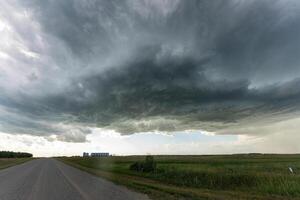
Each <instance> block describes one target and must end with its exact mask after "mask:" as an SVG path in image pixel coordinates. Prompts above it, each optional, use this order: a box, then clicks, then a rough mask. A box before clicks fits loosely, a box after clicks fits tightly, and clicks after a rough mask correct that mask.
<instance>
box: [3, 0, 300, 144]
mask: <svg viewBox="0 0 300 200" xmlns="http://www.w3.org/2000/svg"><path fill="white" fill-rule="evenodd" d="M0 6H1V8H0V34H1V37H2V38H3V39H2V40H1V41H0V46H1V47H0V70H1V74H0V130H1V131H2V132H7V133H14V134H18V133H26V134H33V135H39V136H45V137H49V136H51V135H56V137H55V138H56V139H58V140H63V141H70V142H83V141H85V135H86V134H88V133H90V129H89V127H101V128H106V129H111V130H115V131H117V132H120V133H121V134H132V133H137V132H151V131H166V132H173V131H184V130H206V131H213V132H216V133H219V134H241V132H242V133H243V134H253V133H254V134H256V130H252V129H251V130H252V131H249V132H247V133H244V132H243V131H241V132H239V130H242V129H243V130H244V129H246V128H247V127H260V126H262V125H266V124H272V123H277V122H280V121H283V120H290V119H294V118H297V116H299V110H300V109H299V108H300V107H299V103H298V102H299V100H300V87H299V86H300V79H299V78H300V68H299V64H300V60H299V55H298V54H299V52H300V37H299V35H300V14H299V11H300V3H299V2H298V1H295V0H275V1H274V0H266V1H260V0H251V1H243V0H230V1H221V0H220V1H218V0H216V1H213V2H212V1H180V0H178V1H175V0H170V1H168V0H164V1H156V0H152V1H149V0H144V1H142V0H128V1H114V0H112V1H77V0H66V1H58V0H57V1H37V0H28V1H19V0H13V1H9V2H1V3H0ZM257 130H262V129H257ZM261 134H264V133H261Z"/></svg>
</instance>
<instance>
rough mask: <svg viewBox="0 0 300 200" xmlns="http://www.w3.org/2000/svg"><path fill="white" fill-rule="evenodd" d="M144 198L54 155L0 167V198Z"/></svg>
mask: <svg viewBox="0 0 300 200" xmlns="http://www.w3.org/2000/svg"><path fill="white" fill-rule="evenodd" d="M96 199H97V200H114V199H116V200H135V199H136V200H144V199H145V200H146V199H148V198H147V196H146V195H143V194H139V193H136V192H132V191H130V190H128V189H127V188H125V187H122V186H117V185H115V184H113V183H111V182H109V181H106V180H104V179H101V178H98V177H95V176H92V175H90V174H88V173H86V172H83V171H80V170H78V169H75V168H73V167H71V166H68V165H66V164H64V163H62V162H60V161H57V160H54V159H38V160H33V161H29V162H26V163H24V164H21V165H17V166H14V167H10V168H7V169H4V170H0V200H96Z"/></svg>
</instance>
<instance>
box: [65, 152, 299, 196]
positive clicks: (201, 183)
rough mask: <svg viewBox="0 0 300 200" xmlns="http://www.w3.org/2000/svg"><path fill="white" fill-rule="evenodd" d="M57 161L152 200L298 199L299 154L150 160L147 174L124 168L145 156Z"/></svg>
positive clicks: (161, 157) (155, 157) (160, 158)
mask: <svg viewBox="0 0 300 200" xmlns="http://www.w3.org/2000/svg"><path fill="white" fill-rule="evenodd" d="M59 159H61V160H62V161H64V162H66V163H67V164H70V165H72V166H74V167H77V168H80V169H82V170H85V171H87V172H89V173H92V174H95V175H98V176H101V177H104V178H106V179H109V180H111V181H114V182H116V183H118V184H122V185H125V186H127V187H128V188H132V189H134V190H137V191H140V192H144V193H146V194H148V195H149V196H150V197H151V198H152V199H300V155H261V154H247V155H222V156H154V159H155V161H156V163H157V169H156V170H155V171H154V172H149V173H144V172H136V171H131V170H129V166H130V165H131V164H132V163H134V162H136V161H143V160H144V159H145V157H144V156H125V157H108V158H82V157H69V158H67V157H64V158H59ZM289 167H291V168H292V169H293V171H294V173H291V172H290V171H289V169H288V168H289Z"/></svg>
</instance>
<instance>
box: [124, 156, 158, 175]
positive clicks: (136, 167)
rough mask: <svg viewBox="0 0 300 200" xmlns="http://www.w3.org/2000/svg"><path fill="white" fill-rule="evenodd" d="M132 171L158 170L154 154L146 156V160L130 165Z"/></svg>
mask: <svg viewBox="0 0 300 200" xmlns="http://www.w3.org/2000/svg"><path fill="white" fill-rule="evenodd" d="M129 169H130V170H132V171H138V172H153V171H155V170H156V162H155V161H154V157H153V156H146V158H145V162H135V163H133V164H132V165H130V167H129Z"/></svg>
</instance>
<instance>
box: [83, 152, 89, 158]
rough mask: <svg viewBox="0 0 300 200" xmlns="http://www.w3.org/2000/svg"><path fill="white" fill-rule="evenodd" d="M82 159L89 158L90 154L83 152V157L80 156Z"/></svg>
mask: <svg viewBox="0 0 300 200" xmlns="http://www.w3.org/2000/svg"><path fill="white" fill-rule="evenodd" d="M82 156H83V157H89V156H90V154H89V153H87V152H83V155H82Z"/></svg>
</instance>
